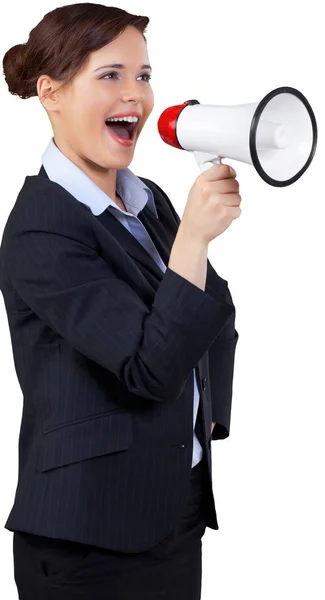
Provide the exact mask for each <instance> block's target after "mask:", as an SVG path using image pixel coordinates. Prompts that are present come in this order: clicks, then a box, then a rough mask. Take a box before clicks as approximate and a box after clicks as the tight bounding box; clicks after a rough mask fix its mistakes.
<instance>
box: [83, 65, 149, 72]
mask: <svg viewBox="0 0 325 600" xmlns="http://www.w3.org/2000/svg"><path fill="white" fill-rule="evenodd" d="M140 68H141V69H150V71H152V68H151V66H150V65H142V67H140ZM100 69H125V65H121V64H120V63H116V64H113V65H103V66H102V67H97V69H95V71H99V70H100ZM95 71H94V73H95Z"/></svg>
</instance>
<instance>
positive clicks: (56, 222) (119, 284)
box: [2, 192, 233, 401]
mask: <svg viewBox="0 0 325 600" xmlns="http://www.w3.org/2000/svg"><path fill="white" fill-rule="evenodd" d="M67 200H68V198H66V197H64V198H61V199H60V197H59V194H53V193H52V195H51V194H50V193H49V192H47V194H46V196H45V197H44V195H43V196H42V195H41V194H39V193H37V194H34V195H33V196H32V197H30V198H29V199H28V203H27V202H25V205H24V210H23V211H22V210H20V209H19V207H18V206H17V207H16V208H15V210H14V211H13V213H12V215H11V219H10V224H9V225H8V227H6V230H5V233H4V236H3V243H2V245H3V251H4V252H5V260H6V265H7V274H8V276H9V279H10V280H11V283H12V286H13V288H14V289H15V290H16V292H17V293H18V295H19V296H20V297H21V298H22V299H23V300H24V301H25V302H26V303H27V305H28V306H30V307H31V308H32V310H33V311H34V312H35V313H36V314H37V315H38V316H39V318H40V319H42V320H43V321H44V323H46V324H47V325H48V326H49V327H51V328H52V329H53V330H54V331H56V332H57V334H59V335H60V336H62V337H63V338H65V339H66V340H67V341H68V342H69V343H70V344H71V345H72V347H74V348H75V349H76V350H77V351H79V352H80V353H82V354H84V355H85V356H87V357H88V358H89V359H91V360H93V361H95V362H96V363H98V364H100V365H101V366H103V367H104V368H106V369H108V370H109V371H110V372H113V373H114V374H115V375H116V376H117V377H118V379H119V380H120V381H121V382H122V383H123V384H124V385H125V386H126V387H127V389H128V390H129V391H130V392H132V393H133V394H137V395H139V396H142V397H144V398H148V399H151V400H155V401H161V400H167V399H168V398H170V397H174V396H175V397H178V395H179V394H180V393H181V392H182V389H183V387H184V385H185V383H186V380H187V379H188V377H189V375H190V373H191V371H192V370H193V369H194V367H195V366H196V365H197V363H198V361H199V360H200V358H201V357H202V355H203V354H204V352H205V351H206V350H207V348H208V347H209V346H210V345H211V344H212V343H213V341H214V339H215V338H216V336H217V335H218V334H219V332H220V331H221V330H222V328H223V327H224V326H225V324H226V323H227V321H228V320H229V318H231V315H232V314H233V306H232V305H231V304H229V303H228V302H227V301H226V300H225V299H224V298H223V295H222V292H220V297H218V294H216V293H214V295H213V296H212V295H210V294H209V293H207V292H205V291H202V290H201V289H200V288H199V287H197V286H195V285H194V284H192V283H191V282H189V281H188V280H186V279H185V278H183V277H182V276H180V275H179V274H177V273H176V272H174V271H173V270H172V269H169V268H167V270H166V272H165V273H164V277H163V279H162V281H161V283H160V285H159V288H158V289H157V291H156V294H155V297H154V301H153V303H152V306H151V307H148V306H147V305H146V304H145V303H144V302H143V301H142V299H141V298H140V297H139V295H138V294H137V293H136V291H135V290H134V289H133V288H132V287H131V286H130V285H128V283H127V282H126V281H124V280H122V279H121V278H119V277H118V276H117V275H116V273H115V271H114V269H113V268H112V267H111V265H110V264H109V263H108V262H107V261H106V260H103V259H102V258H101V256H100V255H99V254H98V253H97V252H96V244H95V243H94V246H95V248H94V247H92V246H91V244H90V245H88V244H87V243H85V238H81V236H82V232H83V230H85V229H86V227H88V228H89V225H88V224H86V222H82V221H81V222H80V219H81V216H80V214H81V213H80V209H79V210H78V209H77V207H75V201H70V202H68V201H67ZM78 220H79V221H78ZM76 223H78V226H76ZM79 225H80V226H79Z"/></svg>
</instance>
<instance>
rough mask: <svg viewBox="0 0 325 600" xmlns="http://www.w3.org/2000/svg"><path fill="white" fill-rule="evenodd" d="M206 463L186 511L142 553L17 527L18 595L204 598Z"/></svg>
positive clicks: (24, 598)
mask: <svg viewBox="0 0 325 600" xmlns="http://www.w3.org/2000/svg"><path fill="white" fill-rule="evenodd" d="M204 467H206V465H204V464H203V461H201V462H200V463H199V464H198V465H196V466H195V467H194V468H193V469H192V472H191V486H190V494H189V498H188V503H187V506H186V511H185V512H184V515H183V516H182V519H181V520H180V522H179V524H178V525H177V527H176V528H175V530H174V531H173V533H172V534H171V535H169V536H168V537H167V538H166V539H165V540H163V541H162V542H160V543H159V544H157V545H156V546H154V547H153V548H151V549H150V550H147V551H146V552H142V553H139V554H132V553H124V552H116V551H112V550H107V549H104V548H99V547H97V546H90V545H86V544H81V543H78V542H71V541H66V540H58V539H52V538H46V537H42V536H38V535H34V534H30V533H24V532H19V531H15V532H14V534H13V555H14V577H15V582H16V586H17V589H18V594H19V598H20V600H94V599H96V600H131V599H132V600H200V598H201V575H202V542H201V538H202V536H203V535H204V532H205V529H206V517H205V515H206V513H205V496H204V493H205V485H206V480H205V477H206V471H205V468H204Z"/></svg>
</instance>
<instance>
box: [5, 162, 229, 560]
mask: <svg viewBox="0 0 325 600" xmlns="http://www.w3.org/2000/svg"><path fill="white" fill-rule="evenodd" d="M140 179H142V181H143V182H144V183H145V184H146V185H148V186H149V187H150V188H151V189H152V191H153V194H154V199H155V203H156V207H157V212H158V216H159V219H156V218H155V217H154V216H153V215H152V214H151V211H150V210H148V208H147V207H145V208H144V210H143V211H141V213H140V214H139V218H140V219H141V220H142V222H143V224H144V225H145V227H146V228H147V229H148V231H149V233H150V235H151V237H152V239H153V242H154V243H155V245H156V247H157V250H158V252H159V253H160V255H161V257H162V258H163V260H164V261H165V264H166V265H168V260H169V255H170V251H171V247H172V245H173V241H174V238H175V235H176V233H177V229H178V225H179V222H180V219H179V216H178V215H177V213H176V212H175V210H174V207H173V206H172V203H171V202H170V200H169V198H168V197H167V196H166V194H165V193H164V192H163V191H162V190H161V188H160V187H159V186H158V185H156V184H155V183H154V182H152V181H150V180H148V179H145V178H142V177H141V178H140ZM0 287H1V291H2V294H3V298H4V302H5V308H6V312H7V317H8V324H9V329H10V336H11V342H12V350H13V358H14V363H15V369H16V372H17V377H18V380H19V384H20V387H21V390H22V393H23V412H22V421H21V428H20V434H19V468H18V483H17V489H16V494H15V499H14V504H13V507H12V509H11V512H10V514H9V517H8V519H7V522H6V524H5V527H6V528H7V529H9V530H11V531H15V530H20V531H27V532H30V533H34V534H38V535H44V536H48V537H56V538H62V539H68V540H72V541H77V542H83V543H87V544H95V545H98V546H102V547H105V548H110V549H114V550H120V551H127V552H140V551H144V550H146V549H149V548H150V547H152V546H153V545H155V544H156V543H158V542H159V541H161V540H162V539H163V538H164V537H166V536H167V535H168V534H169V533H170V532H171V531H172V529H173V527H174V526H175V525H176V523H177V521H178V520H179V518H180V516H181V513H182V512H183V510H184V508H185V504H186V499H187V494H188V489H189V481H190V474H191V460H192V446H193V377H192V374H193V369H194V368H196V369H197V374H198V375H199V382H200V394H201V403H202V411H203V418H204V429H205V431H204V434H205V440H204V443H205V447H204V451H205V453H206V454H207V458H208V465H209V473H210V516H209V522H208V526H209V527H211V528H212V529H218V528H219V526H218V522H217V516H216V511H215V504H214V499H213V492H212V482H211V439H221V438H225V437H227V436H228V435H229V427H230V413H231V398H232V381H233V367H234V356H235V347H236V343H237V339H238V332H237V331H236V329H235V307H234V304H233V301H232V298H231V294H230V292H229V288H228V285H227V281H225V280H224V279H222V278H221V277H220V276H219V275H218V274H217V273H216V271H215V270H214V269H213V268H212V266H211V264H210V262H209V261H208V273H207V283H206V289H205V291H202V290H201V289H199V288H198V287H197V286H195V285H193V284H192V283H190V282H189V281H187V280H186V279H184V278H183V277H181V276H180V275H178V274H177V273H176V272H174V271H173V270H171V269H169V268H167V270H166V272H165V273H164V274H163V273H162V272H161V270H160V269H159V267H158V266H157V264H156V263H155V261H154V260H153V259H152V257H151V256H150V255H149V254H148V253H147V252H146V251H145V249H144V248H143V247H142V245H141V244H140V243H139V242H138V241H137V240H136V239H135V238H134V237H133V236H132V234H130V233H129V232H128V230H127V229H126V228H124V227H123V225H122V224H121V223H119V221H118V220H117V219H116V218H115V217H114V216H113V215H112V214H111V213H110V212H109V211H104V213H102V214H101V215H99V216H97V217H95V216H94V215H93V214H92V213H91V211H89V210H88V209H87V207H86V206H85V205H83V204H81V203H80V202H76V200H75V198H74V197H73V196H72V195H71V194H70V193H69V192H67V191H66V190H65V189H64V188H63V187H61V186H60V185H59V184H57V183H55V182H52V181H51V180H49V178H48V177H47V175H46V172H45V170H44V168H43V167H41V169H40V171H39V173H38V175H35V176H28V177H26V179H25V182H24V184H23V186H22V188H21V190H20V192H19V194H18V197H17V200H16V202H15V205H14V207H13V209H12V211H11V213H10V215H9V217H8V220H7V223H6V225H5V228H4V232H3V237H2V242H1V249H0ZM212 420H213V421H215V422H216V426H215V429H214V431H213V435H212V436H211V435H210V431H211V421H212Z"/></svg>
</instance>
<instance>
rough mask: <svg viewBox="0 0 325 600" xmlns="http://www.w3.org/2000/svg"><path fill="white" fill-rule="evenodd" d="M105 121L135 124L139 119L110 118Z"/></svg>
mask: <svg viewBox="0 0 325 600" xmlns="http://www.w3.org/2000/svg"><path fill="white" fill-rule="evenodd" d="M106 121H116V122H117V121H127V122H128V123H137V122H138V121H139V119H138V117H111V118H110V119H106Z"/></svg>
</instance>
